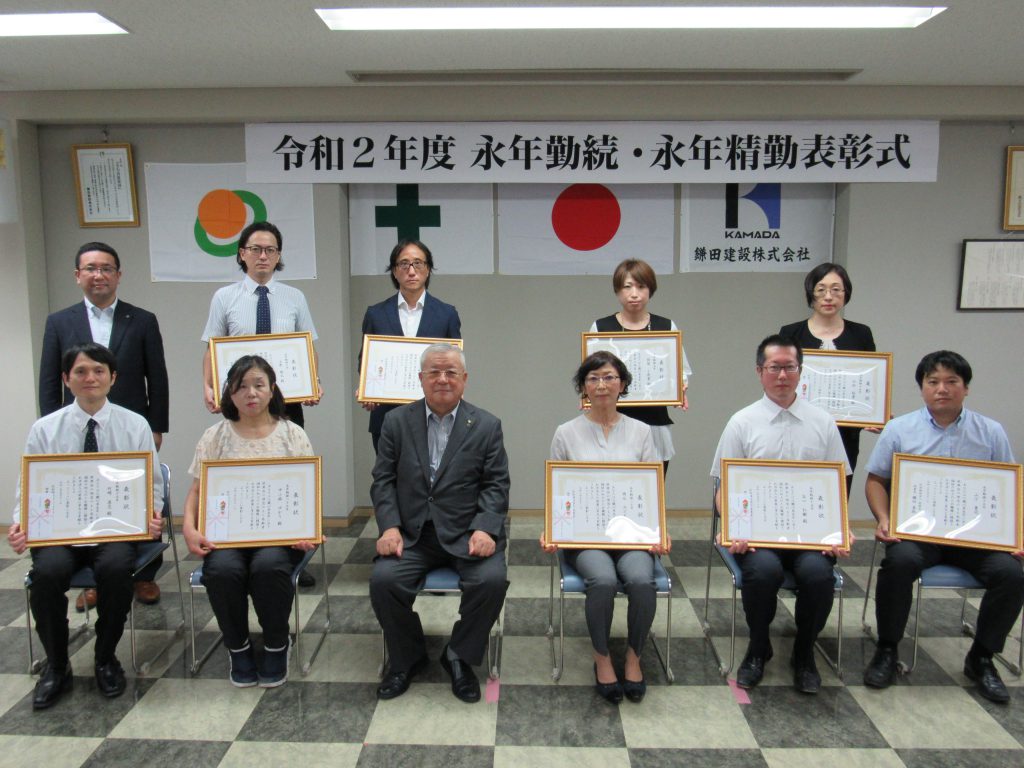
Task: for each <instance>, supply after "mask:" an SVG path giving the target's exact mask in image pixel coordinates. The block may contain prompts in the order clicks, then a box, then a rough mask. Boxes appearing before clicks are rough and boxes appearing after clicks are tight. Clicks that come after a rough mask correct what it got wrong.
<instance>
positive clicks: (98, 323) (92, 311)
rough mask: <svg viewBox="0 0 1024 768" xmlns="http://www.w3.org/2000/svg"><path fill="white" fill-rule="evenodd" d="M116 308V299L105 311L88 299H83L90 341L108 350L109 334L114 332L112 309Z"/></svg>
mask: <svg viewBox="0 0 1024 768" xmlns="http://www.w3.org/2000/svg"><path fill="white" fill-rule="evenodd" d="M116 306H117V299H114V303H113V304H111V305H110V306H109V307H107V308H106V309H100V308H99V307H97V306H96V305H95V304H93V303H92V302H91V301H89V300H88V299H85V314H86V316H87V317H88V318H89V330H90V331H91V333H92V340H93V341H95V342H96V343H97V344H102V345H103V346H104V347H106V348H107V349H109V348H110V334H111V333H113V332H114V308H115V307H116Z"/></svg>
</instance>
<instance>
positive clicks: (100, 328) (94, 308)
mask: <svg viewBox="0 0 1024 768" xmlns="http://www.w3.org/2000/svg"><path fill="white" fill-rule="evenodd" d="M75 280H76V281H77V282H78V285H79V286H80V287H81V289H82V293H83V294H84V301H81V302H78V303H77V304H73V305H72V306H70V307H67V308H66V309H62V310H60V311H59V312H54V313H53V314H51V315H50V316H49V317H47V318H46V330H45V331H44V332H43V353H42V356H41V358H40V361H39V415H40V416H46V415H48V414H51V413H53V412H54V411H57V410H59V409H61V408H63V407H64V406H66V405H68V404H69V403H70V402H71V401H72V399H73V395H72V394H71V392H70V391H69V390H68V388H67V387H66V386H65V385H64V383H63V381H62V373H61V359H62V358H63V356H64V353H65V352H66V351H67V350H68V349H70V348H71V347H73V346H75V345H76V344H84V343H86V342H90V341H92V342H96V343H97V344H102V345H103V346H104V347H107V348H108V349H110V351H111V352H113V353H114V357H115V358H116V359H117V370H118V375H117V381H116V382H115V383H114V385H113V387H112V388H111V390H110V402H112V403H116V404H117V405H120V406H121V407H123V408H127V409H128V410H130V411H135V413H137V414H139V415H140V416H142V417H143V418H144V419H146V421H147V422H149V428H150V430H151V431H152V432H153V441H154V442H155V443H156V447H157V450H159V449H160V446H161V444H162V442H163V435H164V433H165V432H167V430H168V426H169V423H168V412H169V403H170V399H169V390H168V384H167V365H166V363H165V362H164V343H163V339H162V338H161V336H160V325H159V324H158V323H157V320H156V315H154V314H153V313H152V312H147V311H146V310H144V309H141V308H140V307H136V306H133V305H131V304H129V303H128V302H126V301H122V300H121V299H119V298H118V296H117V289H118V286H119V284H120V282H121V258H120V257H119V256H118V255H117V251H115V250H114V249H113V248H112V247H110V246H109V245H107V244H106V243H86V244H85V245H83V246H82V247H81V248H79V249H78V253H76V254H75ZM162 562H163V559H162V558H157V560H156V561H154V562H153V564H152V565H151V566H149V567H147V568H146V569H145V570H144V571H143V572H142V573H140V574H139V578H138V580H137V581H136V582H135V598H136V599H137V600H138V601H139V602H140V603H145V604H147V605H152V604H153V603H156V602H158V601H159V600H160V587H159V586H158V585H157V583H156V582H155V581H153V578H154V576H156V572H157V570H158V569H159V567H160V564H161V563H162ZM86 604H88V606H89V607H90V608H92V607H93V606H95V605H96V591H95V590H92V589H88V590H85V591H84V592H82V593H81V594H80V595H79V596H78V600H77V601H76V602H75V607H76V609H77V610H78V611H84V610H85V607H86Z"/></svg>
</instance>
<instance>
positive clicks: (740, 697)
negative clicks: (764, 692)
mask: <svg viewBox="0 0 1024 768" xmlns="http://www.w3.org/2000/svg"><path fill="white" fill-rule="evenodd" d="M729 688H730V689H731V690H732V695H733V696H735V697H736V703H737V704H749V703H750V696H748V695H747V692H746V691H745V690H743V689H742V688H740V687H739V686H738V685H736V681H735V680H733V679H732V678H731V677H730V678H729Z"/></svg>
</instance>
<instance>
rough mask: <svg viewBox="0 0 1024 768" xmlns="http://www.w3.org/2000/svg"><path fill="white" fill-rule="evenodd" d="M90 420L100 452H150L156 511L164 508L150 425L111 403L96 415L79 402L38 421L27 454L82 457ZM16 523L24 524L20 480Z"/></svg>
mask: <svg viewBox="0 0 1024 768" xmlns="http://www.w3.org/2000/svg"><path fill="white" fill-rule="evenodd" d="M89 419H95V420H96V445H97V447H98V448H99V450H100V452H101V453H102V452H113V451H149V452H150V453H151V454H152V455H153V508H154V511H156V512H160V511H161V510H163V508H164V484H163V478H162V477H161V475H160V464H159V463H158V461H157V455H156V445H155V444H154V443H153V431H152V430H151V429H150V428H149V422H147V421H146V420H145V419H144V418H142V417H141V416H139V414H137V413H135V412H134V411H129V410H128V409H127V408H122V407H121V406H119V405H114V404H113V403H112V402H110V401H109V400H108V401H107V402H106V403H105V404H104V405H103V407H102V408H100V409H99V410H98V411H97V412H96V413H95V414H93V415H92V416H90V415H89V414H88V413H86V412H85V411H83V410H82V409H81V408H80V407H79V405H78V401H77V400H76V401H75V402H73V403H71V405H66V406H64V407H63V408H61V409H60V410H59V411H54V412H53V413H51V414H50V415H48V416H43V418H41V419H39V420H37V421H36V423H35V424H33V425H32V427H31V428H30V429H29V431H28V438H27V439H26V440H25V453H26V454H58V453H81V452H82V448H84V447H85V432H86V429H87V428H88V424H89ZM14 501H15V503H14V522H16V523H17V522H20V521H21V476H20V475H19V476H18V487H17V491H16V493H15V499H14Z"/></svg>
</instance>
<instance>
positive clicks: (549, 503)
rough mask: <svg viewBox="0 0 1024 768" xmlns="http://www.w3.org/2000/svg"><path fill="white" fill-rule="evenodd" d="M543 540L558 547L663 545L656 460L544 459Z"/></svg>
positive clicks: (661, 474) (660, 474)
mask: <svg viewBox="0 0 1024 768" xmlns="http://www.w3.org/2000/svg"><path fill="white" fill-rule="evenodd" d="M544 490H545V493H544V497H545V501H544V541H545V542H546V543H548V544H555V545H557V546H558V547H560V548H563V549H591V548H598V547H599V548H602V549H649V548H650V547H652V546H654V545H656V544H660V545H661V546H663V547H664V546H666V545H667V544H668V530H667V529H666V527H665V469H664V466H663V465H662V463H661V462H650V463H646V462H645V463H631V462H626V463H606V462H585V461H548V462H546V463H545V483H544Z"/></svg>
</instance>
